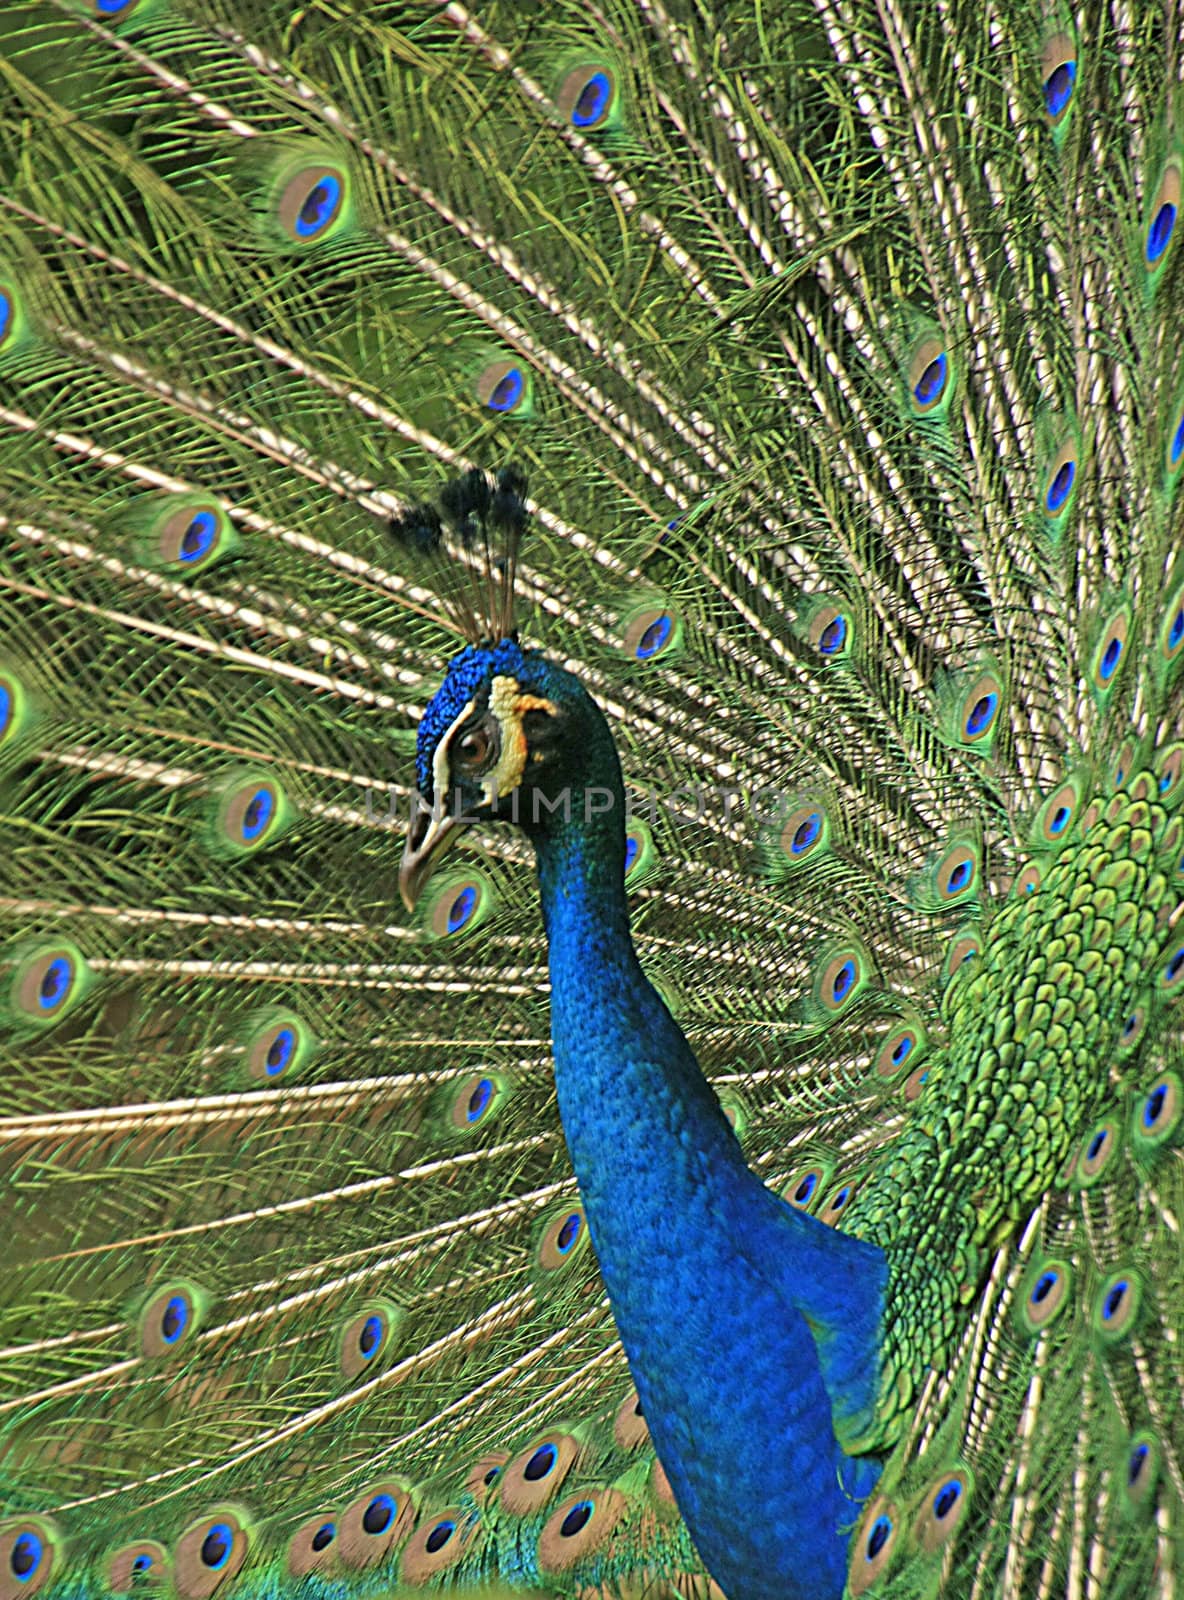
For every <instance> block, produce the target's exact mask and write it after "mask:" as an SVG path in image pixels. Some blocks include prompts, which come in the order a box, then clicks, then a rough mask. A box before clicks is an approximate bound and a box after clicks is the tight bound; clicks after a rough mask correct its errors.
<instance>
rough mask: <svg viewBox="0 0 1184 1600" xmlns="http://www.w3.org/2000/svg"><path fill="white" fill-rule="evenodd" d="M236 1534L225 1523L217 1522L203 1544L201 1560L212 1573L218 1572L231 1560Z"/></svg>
mask: <svg viewBox="0 0 1184 1600" xmlns="http://www.w3.org/2000/svg"><path fill="white" fill-rule="evenodd" d="M233 1549H234V1534H233V1533H232V1532H231V1531H230V1526H229V1524H228V1523H225V1522H215V1524H214V1526H213V1527H212V1528H211V1529H210V1530H209V1532H208V1533H207V1534H206V1536H205V1538H204V1539H203V1540H202V1542H201V1559H202V1562H203V1564H204V1565H205V1566H207V1567H209V1569H210V1571H211V1572H218V1571H219V1570H220V1569H221V1568H222V1567H224V1566H225V1565H226V1563H227V1562H228V1561H229V1560H230V1552H231V1551H232V1550H233Z"/></svg>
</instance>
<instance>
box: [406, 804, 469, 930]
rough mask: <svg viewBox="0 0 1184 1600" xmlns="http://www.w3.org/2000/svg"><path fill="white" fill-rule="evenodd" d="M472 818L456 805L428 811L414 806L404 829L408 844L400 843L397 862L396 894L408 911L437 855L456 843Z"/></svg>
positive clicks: (411, 908)
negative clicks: (397, 884) (397, 881)
mask: <svg viewBox="0 0 1184 1600" xmlns="http://www.w3.org/2000/svg"><path fill="white" fill-rule="evenodd" d="M472 820H473V819H472V818H471V817H466V816H464V815H463V813H462V812H461V811H460V808H459V807H456V808H452V809H447V810H444V811H434V810H433V811H429V810H428V809H427V807H426V806H423V805H422V804H421V805H419V806H417V807H416V810H415V815H414V816H413V817H412V819H411V826H410V827H409V828H408V830H407V843H406V844H405V845H404V846H403V860H402V861H401V863H400V864H399V893H400V894H401V895H402V896H403V904H404V905H405V906H406V907H407V909H408V911H414V910H415V906H416V902H417V901H418V899H419V897H420V895H421V894H422V893H423V887H424V884H425V883H427V881H428V879H429V878H430V877H431V875H432V873H433V872H434V870H435V867H436V863H437V862H438V861H439V859H440V857H441V856H443V855H446V854H447V852H448V851H449V850H450V849H451V848H452V846H453V845H454V844H455V843H456V841H457V839H458V838H459V837H460V835H461V833H463V831H464V830H465V828H467V827H468V825H469V823H470V822H471V821H472Z"/></svg>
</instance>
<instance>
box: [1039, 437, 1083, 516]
mask: <svg viewBox="0 0 1184 1600" xmlns="http://www.w3.org/2000/svg"><path fill="white" fill-rule="evenodd" d="M1079 464H1080V463H1079V452H1078V447H1077V441H1076V439H1074V438H1069V439H1065V440H1063V441H1062V443H1061V445H1060V447H1059V448H1058V449H1057V451H1056V453H1055V454H1054V456H1053V458H1052V460H1051V461H1050V462H1049V464H1048V466H1047V467H1046V468H1045V472H1044V478H1043V481H1042V484H1041V489H1040V508H1041V510H1042V511H1043V512H1044V515H1045V517H1046V518H1047V519H1048V521H1049V522H1050V523H1053V524H1055V525H1060V524H1061V523H1063V522H1064V519H1065V518H1066V517H1067V516H1068V514H1069V511H1070V509H1071V508H1072V505H1073V496H1074V492H1075V490H1076V488H1077V478H1078V471H1079Z"/></svg>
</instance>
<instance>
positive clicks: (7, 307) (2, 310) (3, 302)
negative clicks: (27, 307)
mask: <svg viewBox="0 0 1184 1600" xmlns="http://www.w3.org/2000/svg"><path fill="white" fill-rule="evenodd" d="M11 326H12V296H11V295H10V294H9V293H8V290H7V289H0V344H3V343H4V341H5V339H6V338H7V337H8V333H9V330H10V328H11Z"/></svg>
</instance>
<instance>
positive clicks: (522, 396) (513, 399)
mask: <svg viewBox="0 0 1184 1600" xmlns="http://www.w3.org/2000/svg"><path fill="white" fill-rule="evenodd" d="M474 392H475V394H476V396H477V400H478V402H479V403H480V404H481V405H483V406H484V407H485V408H486V410H488V411H496V412H497V414H498V415H499V416H503V417H509V416H514V417H528V416H530V415H531V414H532V413H533V410H534V407H533V400H534V378H533V375H532V374H531V371H530V368H529V367H526V366H524V365H523V364H522V363H521V362H520V361H511V360H508V359H506V358H505V357H502V358H500V359H499V360H497V361H489V362H487V363H486V364H485V366H483V367H482V368H481V370H480V372H479V373H478V374H477V378H476V382H475V384H474Z"/></svg>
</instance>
